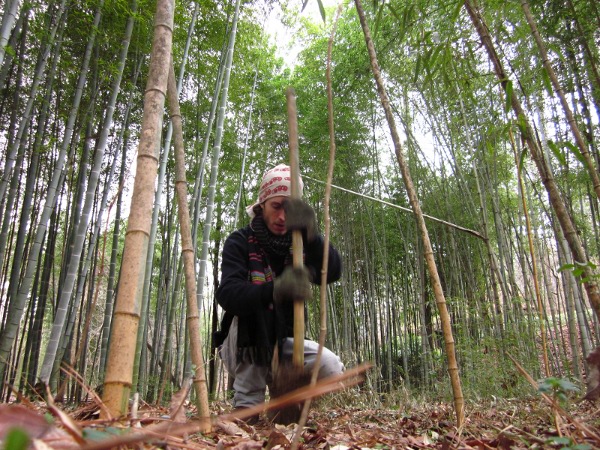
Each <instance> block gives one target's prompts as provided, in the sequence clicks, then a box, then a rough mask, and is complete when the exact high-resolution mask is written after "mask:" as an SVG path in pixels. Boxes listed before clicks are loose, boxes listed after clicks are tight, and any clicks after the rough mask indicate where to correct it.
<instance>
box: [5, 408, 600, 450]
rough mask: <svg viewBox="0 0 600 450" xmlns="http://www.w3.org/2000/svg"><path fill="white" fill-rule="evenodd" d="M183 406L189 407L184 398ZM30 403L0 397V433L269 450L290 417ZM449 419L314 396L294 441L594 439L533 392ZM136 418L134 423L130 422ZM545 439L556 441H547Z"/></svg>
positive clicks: (46, 441) (585, 414)
mask: <svg viewBox="0 0 600 450" xmlns="http://www.w3.org/2000/svg"><path fill="white" fill-rule="evenodd" d="M185 406H186V408H188V409H190V410H192V411H193V405H190V404H189V402H187V403H186V405H185ZM32 408H34V406H33V405H29V406H28V407H25V406H21V405H1V406H0V439H2V440H4V439H5V438H6V433H7V432H8V431H9V430H10V429H11V428H12V427H14V426H18V427H19V428H21V429H23V430H25V431H26V432H27V434H28V435H29V436H30V438H31V439H32V448H54V449H73V448H86V449H101V448H110V446H112V445H113V444H115V443H116V442H120V447H121V448H169V449H178V448H189V449H196V448H198V449H200V448H204V449H207V448H208V449H213V448H214V449H217V450H226V449H227V450H250V449H262V448H264V449H266V450H273V449H286V448H290V446H291V442H292V439H293V434H294V432H295V425H289V426H282V425H275V424H272V423H271V422H269V421H268V420H267V419H266V416H264V415H263V418H262V420H261V421H259V423H258V424H257V425H255V426H249V425H247V424H245V423H244V422H242V421H240V420H231V421H229V420H218V418H217V419H215V426H214V428H213V431H212V432H211V433H207V434H201V433H198V432H197V431H194V423H195V422H194V420H193V419H194V416H193V413H189V414H188V417H187V419H186V421H187V423H176V422H175V421H173V420H172V419H171V418H170V417H169V416H168V414H169V413H168V410H167V409H163V408H158V407H152V406H149V405H144V406H143V407H142V408H140V410H139V419H137V420H135V423H134V421H133V420H132V419H130V420H129V421H120V422H116V421H111V422H107V421H99V420H97V419H95V418H93V416H92V417H90V416H88V419H87V420H84V421H76V420H75V419H73V418H74V417H78V416H79V414H80V412H81V410H83V409H86V410H87V411H89V410H90V409H91V408H90V405H84V406H82V407H81V408H79V409H78V410H75V411H71V412H69V413H68V416H69V417H70V419H69V420H68V422H69V423H67V424H65V423H64V422H62V420H63V419H64V417H62V415H61V416H56V415H55V416H54V417H55V419H54V422H53V423H51V422H49V421H48V420H47V418H46V416H47V414H46V413H47V411H48V410H47V408H46V407H45V406H44V407H42V406H36V407H35V408H36V409H32ZM171 408H172V405H171ZM97 409H98V407H97V405H96V410H97ZM213 409H214V411H213V412H214V414H215V416H218V415H220V414H223V413H225V412H228V411H229V407H228V406H227V405H225V404H222V403H214V404H213ZM569 413H570V414H571V415H572V416H573V417H574V418H576V419H577V420H579V421H582V422H585V423H586V425H587V426H588V427H590V428H591V429H593V430H595V431H596V432H598V430H599V428H598V427H599V425H600V410H598V409H597V408H596V407H595V406H594V405H593V404H591V403H590V402H580V403H573V404H572V405H571V407H570V408H569ZM190 414H191V415H190ZM61 417H62V419H61ZM177 420H178V421H182V416H181V415H178V417H177ZM454 420H455V416H454V411H453V409H452V406H451V405H450V404H444V403H438V404H426V405H418V406H415V405H412V406H411V407H410V408H409V407H403V408H402V409H400V410H394V409H390V408H383V407H381V408H353V407H335V408H332V407H330V406H328V405H325V404H324V403H322V404H320V405H318V406H316V407H314V408H312V409H311V411H310V414H309V418H308V423H307V426H306V427H305V428H304V429H303V430H302V434H301V437H302V438H301V440H300V442H301V444H300V447H299V448H301V449H322V450H344V449H358V448H361V449H375V448H377V449H380V448H399V449H429V448H436V449H496V448H497V449H509V448H510V449H526V448H553V447H554V448H560V447H561V446H562V447H566V448H573V447H574V446H575V445H576V444H587V445H588V446H589V447H588V448H598V447H600V442H594V441H593V440H592V438H590V437H589V436H585V435H583V434H582V433H581V432H580V431H579V430H578V429H577V428H576V427H574V426H572V425H570V424H569V423H567V422H566V421H565V422H564V423H563V424H562V425H561V429H560V430H556V429H555V428H554V425H553V423H554V422H553V419H552V412H551V410H550V409H549V408H548V407H547V405H546V404H544V402H542V401H541V400H540V399H539V398H531V399H525V400H511V401H506V400H502V401H487V402H482V403H481V404H478V405H469V406H467V410H466V423H465V427H464V429H463V430H457V429H456V428H455V426H454ZM138 423H139V424H141V427H136V426H134V425H135V424H138ZM74 424H75V425H74ZM73 426H77V427H78V428H79V429H81V430H82V432H83V439H84V442H81V441H79V442H78V439H76V438H75V437H74V436H73V434H72V432H69V431H68V430H67V429H66V428H72V427H73ZM557 439H559V440H557ZM553 442H561V443H562V444H561V445H560V446H559V445H553Z"/></svg>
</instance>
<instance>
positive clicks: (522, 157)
mask: <svg viewBox="0 0 600 450" xmlns="http://www.w3.org/2000/svg"><path fill="white" fill-rule="evenodd" d="M526 156H527V147H525V148H524V149H523V151H522V152H521V155H520V156H519V167H518V171H519V174H521V173H522V171H523V167H524V166H525V157H526Z"/></svg>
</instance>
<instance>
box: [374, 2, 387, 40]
mask: <svg viewBox="0 0 600 450" xmlns="http://www.w3.org/2000/svg"><path fill="white" fill-rule="evenodd" d="M384 7H385V3H382V4H381V5H380V6H379V7H378V8H377V15H376V16H375V24H374V25H373V34H374V35H375V36H377V33H378V32H379V26H380V25H381V18H382V17H383V8H384Z"/></svg>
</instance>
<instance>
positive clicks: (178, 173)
mask: <svg viewBox="0 0 600 450" xmlns="http://www.w3.org/2000/svg"><path fill="white" fill-rule="evenodd" d="M168 89H169V90H168V99H169V110H170V113H171V123H173V128H174V130H175V189H176V191H177V203H178V206H179V208H178V210H179V226H180V229H181V257H182V258H183V264H184V274H185V294H186V301H187V325H188V327H187V328H188V335H189V337H190V349H191V358H192V363H193V364H194V372H195V373H194V380H193V383H194V387H195V389H196V401H197V407H198V411H199V416H200V419H201V420H203V428H204V431H210V420H209V418H210V411H209V409H208V388H207V383H206V372H205V370H204V358H203V356H202V337H201V336H200V313H199V311H198V302H197V301H196V270H195V258H194V255H195V246H194V241H193V240H192V227H191V221H190V210H189V203H188V190H187V176H186V170H185V151H184V148H185V146H184V141H183V126H182V122H181V112H180V110H179V99H178V91H177V86H176V85H175V71H174V70H173V65H172V64H171V68H170V73H169V84H168Z"/></svg>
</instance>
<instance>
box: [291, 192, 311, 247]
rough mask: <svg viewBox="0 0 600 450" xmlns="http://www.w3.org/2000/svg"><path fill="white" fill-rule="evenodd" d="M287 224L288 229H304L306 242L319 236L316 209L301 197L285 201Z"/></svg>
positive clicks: (303, 233) (303, 235)
mask: <svg viewBox="0 0 600 450" xmlns="http://www.w3.org/2000/svg"><path fill="white" fill-rule="evenodd" d="M283 207H284V209H285V225H286V228H287V229H288V230H300V231H302V237H303V238H304V242H305V243H307V244H308V243H310V242H312V241H314V240H315V237H316V236H317V216H316V215H315V210H314V209H313V208H312V206H310V205H309V204H308V203H306V202H305V201H304V200H302V199H300V198H288V199H287V200H286V201H285V202H284V203H283Z"/></svg>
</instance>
